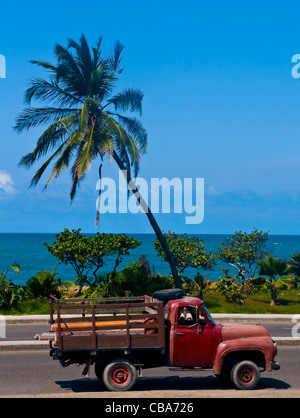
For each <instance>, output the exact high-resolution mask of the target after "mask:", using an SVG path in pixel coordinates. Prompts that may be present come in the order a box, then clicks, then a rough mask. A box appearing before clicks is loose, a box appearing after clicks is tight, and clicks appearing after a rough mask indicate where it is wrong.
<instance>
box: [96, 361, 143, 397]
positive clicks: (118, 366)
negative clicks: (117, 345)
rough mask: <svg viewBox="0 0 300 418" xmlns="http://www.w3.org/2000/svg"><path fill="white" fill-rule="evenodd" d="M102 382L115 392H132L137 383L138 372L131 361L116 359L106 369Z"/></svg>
mask: <svg viewBox="0 0 300 418" xmlns="http://www.w3.org/2000/svg"><path fill="white" fill-rule="evenodd" d="M102 380H103V383H104V384H105V386H106V387H107V389H109V390H111V391H113V392H123V391H126V390H131V389H132V388H133V387H134V385H135V384H136V381H137V370H136V368H135V366H134V365H133V364H132V363H131V362H130V361H128V360H125V359H116V360H114V361H112V362H111V363H109V364H108V365H107V366H106V367H105V368H104V370H103V379H102Z"/></svg>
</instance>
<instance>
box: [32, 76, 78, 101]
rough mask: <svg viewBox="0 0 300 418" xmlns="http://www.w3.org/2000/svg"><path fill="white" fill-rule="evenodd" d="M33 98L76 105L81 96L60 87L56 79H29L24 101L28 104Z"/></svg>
mask: <svg viewBox="0 0 300 418" xmlns="http://www.w3.org/2000/svg"><path fill="white" fill-rule="evenodd" d="M33 99H34V100H38V101H39V100H43V101H45V102H52V103H53V104H55V103H59V104H60V106H76V105H78V103H82V99H81V97H80V98H79V97H76V96H74V95H72V94H71V93H69V92H68V91H66V90H64V89H62V88H61V87H60V86H59V84H58V83H57V82H56V81H54V80H51V81H50V82H48V81H46V80H43V79H35V80H31V81H30V87H29V88H28V89H27V90H26V91H25V103H26V104H28V105H30V104H31V101H32V100H33Z"/></svg>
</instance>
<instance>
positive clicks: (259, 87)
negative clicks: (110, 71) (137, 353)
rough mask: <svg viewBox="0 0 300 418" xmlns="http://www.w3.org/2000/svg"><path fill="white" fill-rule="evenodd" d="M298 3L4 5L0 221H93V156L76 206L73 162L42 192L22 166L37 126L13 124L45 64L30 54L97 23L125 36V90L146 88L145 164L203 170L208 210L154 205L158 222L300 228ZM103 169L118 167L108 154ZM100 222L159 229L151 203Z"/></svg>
mask: <svg viewBox="0 0 300 418" xmlns="http://www.w3.org/2000/svg"><path fill="white" fill-rule="evenodd" d="M299 12H300V5H299V2H296V1H291V2H288V3H284V2H274V1H272V2H271V1H265V2H263V3H262V2H259V1H251V2H238V1H227V2H223V1H212V2H203V1H188V2H179V1H176V0H175V1H163V2H162V1H156V0H155V1H151V2H146V1H137V0H133V1H127V2H124V1H119V0H116V1H114V2H102V1H101V0H100V1H97V2H94V3H92V4H91V5H90V6H88V5H85V4H83V3H82V2H79V1H77V0H73V1H64V2H61V1H56V0H54V1H51V2H48V1H44V2H40V1H27V2H23V1H22V2H21V1H12V2H5V4H2V5H1V25H0V54H2V55H4V56H5V58H6V76H7V77H6V78H5V79H0V122H1V123H0V232H58V231H60V230H62V229H63V228H65V227H67V228H82V229H83V231H85V232H95V226H94V223H95V212H96V207H95V202H96V198H97V192H96V182H97V167H96V166H94V167H92V168H91V170H90V172H89V174H88V176H87V177H86V179H85V181H84V183H82V185H81V187H80V189H79V193H78V195H77V197H76V199H75V201H74V203H73V204H72V205H70V201H69V189H70V175H69V174H68V173H65V174H64V175H62V176H61V177H60V178H59V179H57V180H55V182H53V183H52V184H51V185H50V186H49V187H48V189H47V190H46V191H44V192H42V191H41V189H42V184H41V186H38V187H37V188H36V189H30V190H28V186H29V182H30V179H31V177H32V176H33V174H34V169H32V170H30V171H26V170H25V169H23V168H18V166H17V165H18V162H19V160H20V158H21V157H22V156H23V155H24V154H26V153H27V152H29V151H31V150H32V149H33V147H34V145H35V142H36V139H37V137H38V133H39V132H40V131H39V130H36V131H31V132H29V133H23V134H21V135H17V134H16V133H15V132H14V131H13V130H12V126H13V124H14V121H15V118H16V116H17V114H18V113H19V112H20V111H21V110H22V109H23V95H24V90H25V88H26V86H27V82H28V80H29V79H30V78H35V77H39V76H42V75H43V73H42V72H41V71H40V70H39V69H38V68H36V67H35V66H33V65H31V64H30V63H29V61H30V60H32V59H40V60H46V61H50V62H53V60H54V58H53V54H52V51H53V47H54V45H55V44H56V43H60V44H63V45H65V44H66V43H67V39H68V38H69V37H70V38H74V39H76V40H78V39H79V37H80V35H81V34H82V33H84V34H85V35H86V37H87V39H88V41H89V42H90V43H91V44H94V43H95V42H96V40H97V39H98V37H99V36H100V35H102V36H103V49H104V50H105V51H107V52H108V51H110V50H111V49H112V47H113V45H114V42H115V40H116V39H118V40H120V41H121V42H122V43H123V44H124V46H125V51H124V65H125V67H126V71H125V72H124V73H123V75H122V79H121V80H120V83H119V85H118V88H117V90H122V89H123V88H124V87H137V88H140V89H141V90H142V91H143V92H144V103H143V115H142V119H141V120H142V122H143V124H144V127H145V128H146V129H147V131H148V135H149V145H148V152H147V155H145V156H143V160H142V162H141V170H140V176H141V177H144V178H145V179H146V180H148V181H150V179H151V177H168V178H170V179H172V178H174V177H179V178H182V179H183V178H193V179H195V178H197V177H198V178H204V181H205V216H204V221H203V222H202V223H201V224H199V225H186V224H185V222H184V216H185V215H184V214H183V215H178V214H172V213H171V214H158V215H157V220H158V222H159V224H160V226H161V228H162V229H163V230H165V231H167V230H172V231H175V232H187V233H200V234H201V233H233V232H234V231H236V230H244V231H249V230H252V228H253V227H256V228H258V229H262V230H264V231H269V232H270V233H272V234H300V181H299V180H300V170H299V160H300V79H295V78H293V77H292V75H291V70H292V67H293V65H294V64H292V62H291V60H292V56H293V55H294V54H298V53H300V32H299V22H298V16H299ZM37 167H38V166H37ZM37 167H36V168H37ZM103 170H104V175H105V176H107V177H113V178H116V176H117V169H116V167H115V166H114V165H113V163H111V164H109V163H108V162H107V163H106V164H105V166H104V167H103ZM99 231H100V232H101V231H104V232H127V233H129V232H145V233H146V232H152V230H151V227H150V226H149V224H148V221H147V219H146V217H145V216H144V215H142V214H140V215H131V214H127V215H122V214H106V215H103V216H102V217H101V222H100V227H99Z"/></svg>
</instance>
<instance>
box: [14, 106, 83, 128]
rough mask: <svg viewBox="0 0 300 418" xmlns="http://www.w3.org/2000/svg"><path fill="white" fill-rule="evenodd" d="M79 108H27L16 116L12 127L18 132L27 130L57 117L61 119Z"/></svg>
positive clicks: (51, 121) (53, 120)
mask: <svg viewBox="0 0 300 418" xmlns="http://www.w3.org/2000/svg"><path fill="white" fill-rule="evenodd" d="M79 112H80V109H74V108H54V107H44V108H33V107H30V108H27V109H24V110H23V112H22V113H21V114H20V115H19V116H18V117H17V119H16V124H15V126H14V127H13V129H14V130H15V131H17V132H18V133H21V132H23V131H24V130H27V131H28V130H29V129H30V128H33V127H35V126H40V125H44V124H48V123H54V122H55V121H57V119H61V118H63V117H65V116H68V115H70V114H71V115H72V114H78V113H79Z"/></svg>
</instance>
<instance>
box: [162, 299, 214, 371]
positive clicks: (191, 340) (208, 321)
mask: <svg viewBox="0 0 300 418" xmlns="http://www.w3.org/2000/svg"><path fill="white" fill-rule="evenodd" d="M165 319H166V326H167V329H169V352H168V363H169V365H170V366H180V367H205V368H208V367H212V366H213V364H214V357H215V352H216V348H217V346H218V344H219V342H220V341H221V330H222V327H221V326H220V325H219V324H216V323H215V322H214V321H213V319H212V317H211V315H210V314H209V312H208V310H207V309H206V307H205V305H204V304H203V302H202V301H201V300H200V299H197V298H182V299H179V300H173V301H169V302H168V303H167V305H166V306H165Z"/></svg>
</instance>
